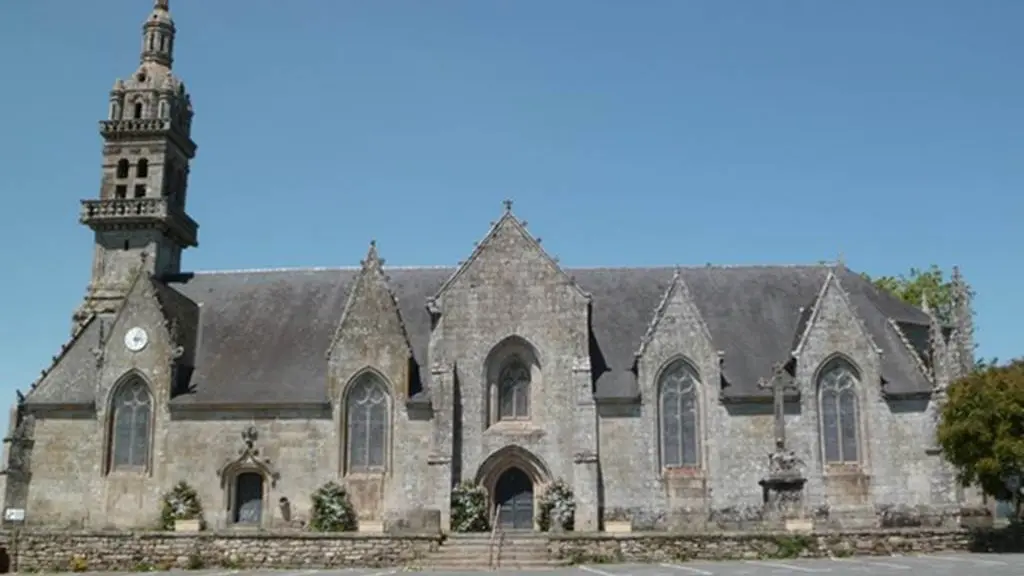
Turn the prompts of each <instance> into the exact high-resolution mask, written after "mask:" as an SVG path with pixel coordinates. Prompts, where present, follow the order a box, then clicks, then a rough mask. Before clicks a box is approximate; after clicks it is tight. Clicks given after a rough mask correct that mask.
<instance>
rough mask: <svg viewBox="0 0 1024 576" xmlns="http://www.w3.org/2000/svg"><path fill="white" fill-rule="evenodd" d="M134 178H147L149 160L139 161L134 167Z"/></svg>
mask: <svg viewBox="0 0 1024 576" xmlns="http://www.w3.org/2000/svg"><path fill="white" fill-rule="evenodd" d="M135 176H136V177H138V178H146V177H147V176H149V160H146V159H145V158H142V159H140V160H139V163H138V164H136V165H135Z"/></svg>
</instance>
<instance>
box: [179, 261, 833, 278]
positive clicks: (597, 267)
mask: <svg viewBox="0 0 1024 576" xmlns="http://www.w3.org/2000/svg"><path fill="white" fill-rule="evenodd" d="M458 267H459V266H458V265H455V264H424V265H402V266H384V267H383V268H384V270H451V269H453V268H458ZM706 268H712V269H718V270H722V269H740V268H747V269H757V268H761V269H766V270H767V269H779V268H788V269H796V268H825V266H824V265H822V264H710V263H709V264H703V265H701V264H681V265H676V264H651V265H647V266H609V265H595V266H565V267H564V268H563V269H564V270H566V271H569V270H572V271H588V270H703V269H706ZM360 269H361V267H360V266H280V267H267V268H235V269H224V270H189V271H185V272H182V273H181V274H180V275H188V274H193V275H196V276H200V275H201V276H215V275H223V276H227V275H229V274H266V273H271V272H335V271H337V272H358V271H359V270H360ZM176 276H177V274H176Z"/></svg>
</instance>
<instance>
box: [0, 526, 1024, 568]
mask: <svg viewBox="0 0 1024 576" xmlns="http://www.w3.org/2000/svg"><path fill="white" fill-rule="evenodd" d="M538 536H546V537H547V539H548V546H547V549H548V558H549V560H550V561H552V563H555V564H558V563H564V564H576V563H607V562H684V561H688V560H729V559H769V558H799V557H826V556H836V557H844V556H852V555H888V554H893V553H897V554H906V553H936V552H954V551H959V552H963V551H976V552H982V551H985V552H999V551H1002V552H1006V551H1018V552H1019V551H1021V550H1024V530H1021V529H1020V528H1016V529H1002V530H991V529H977V530H967V529H955V530H944V529H929V528H912V529H889V530H885V529H882V530H862V531H820V532H815V533H812V534H794V533H785V532H720V533H717V534H680V533H653V532H646V533H631V534H607V533H589V534H574V533H565V534H548V535H538ZM442 542H443V538H442V537H440V536H437V535H404V536H389V535H383V534H358V533H341V534H338V533H335V534H308V533H295V532H291V533H283V532H279V533H274V532H263V533H218V532H210V533H200V534H183V533H174V532H65V531H43V530H22V531H20V532H19V533H17V534H15V533H14V532H11V531H7V532H3V533H0V544H2V546H3V548H4V549H5V550H6V553H7V555H8V556H9V560H10V566H9V568H10V569H11V570H12V571H13V570H17V571H19V572H42V571H45V572H59V571H79V572H83V571H90V572H94V571H115V570H116V571H122V572H124V571H136V572H138V571H150V570H168V569H172V568H179V569H202V568H208V569H209V568H229V569H235V568H238V569H246V568H262V569H272V568H278V569H296V568H304V569H305V568H340V567H349V566H351V567H378V566H410V565H411V566H424V567H428V566H429V565H430V561H431V560H430V556H431V554H432V553H433V552H436V551H437V550H438V549H439V548H440V547H441V545H442ZM6 560H7V558H5V557H2V554H0V563H3V562H5V561H6ZM480 562H481V566H486V565H487V558H486V557H482V558H481V559H480ZM3 567H4V568H6V567H8V566H6V565H4V566H3Z"/></svg>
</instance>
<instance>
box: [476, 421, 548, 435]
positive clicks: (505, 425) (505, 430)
mask: <svg viewBox="0 0 1024 576" xmlns="http://www.w3.org/2000/svg"><path fill="white" fill-rule="evenodd" d="M486 432H490V433H493V434H516V435H524V436H529V435H534V434H543V433H544V430H543V429H542V428H539V427H537V426H536V425H534V423H533V422H532V421H530V420H502V421H500V422H495V423H494V424H491V426H490V427H489V428H487V430H486Z"/></svg>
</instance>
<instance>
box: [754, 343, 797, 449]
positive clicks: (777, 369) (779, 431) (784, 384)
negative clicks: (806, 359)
mask: <svg viewBox="0 0 1024 576" xmlns="http://www.w3.org/2000/svg"><path fill="white" fill-rule="evenodd" d="M759 386H760V387H761V388H771V390H772V399H773V401H774V404H775V448H776V450H784V449H785V448H786V391H787V390H795V389H796V383H795V382H793V380H792V379H791V378H790V377H789V374H788V373H787V372H786V369H785V366H784V365H783V364H781V363H779V364H776V365H775V366H774V367H773V369H772V376H771V378H770V379H768V381H767V382H766V381H765V380H764V379H763V378H762V379H761V381H760V382H759Z"/></svg>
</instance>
